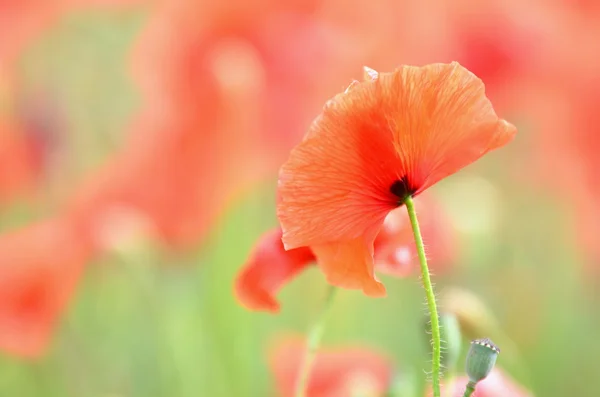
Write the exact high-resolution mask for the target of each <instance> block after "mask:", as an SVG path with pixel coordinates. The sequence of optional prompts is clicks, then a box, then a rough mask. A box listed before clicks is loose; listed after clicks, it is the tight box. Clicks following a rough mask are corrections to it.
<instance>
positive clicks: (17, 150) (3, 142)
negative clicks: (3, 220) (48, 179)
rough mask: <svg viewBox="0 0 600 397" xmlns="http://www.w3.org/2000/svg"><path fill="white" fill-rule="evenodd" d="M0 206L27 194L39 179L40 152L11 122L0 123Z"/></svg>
mask: <svg viewBox="0 0 600 397" xmlns="http://www.w3.org/2000/svg"><path fill="white" fill-rule="evenodd" d="M0 159H2V160H1V161H0V205H4V204H7V203H8V202H10V201H11V200H13V199H14V198H16V197H17V196H19V195H21V194H26V193H27V192H30V191H31V190H32V188H33V186H34V185H35V183H36V182H37V181H38V180H39V176H40V170H41V167H40V166H41V161H42V160H41V151H40V147H39V146H38V145H37V142H36V141H35V140H33V139H31V136H30V135H28V134H24V133H23V132H22V130H21V128H19V126H18V125H16V124H15V123H14V122H13V121H9V120H0Z"/></svg>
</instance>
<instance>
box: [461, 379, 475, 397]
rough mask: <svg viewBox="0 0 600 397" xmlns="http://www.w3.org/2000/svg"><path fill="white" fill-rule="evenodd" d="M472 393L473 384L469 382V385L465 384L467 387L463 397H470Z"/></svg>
mask: <svg viewBox="0 0 600 397" xmlns="http://www.w3.org/2000/svg"><path fill="white" fill-rule="evenodd" d="M474 391H475V383H473V382H470V381H469V383H467V387H466V388H465V394H463V397H471V394H473V392H474Z"/></svg>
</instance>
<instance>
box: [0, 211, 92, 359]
mask: <svg viewBox="0 0 600 397" xmlns="http://www.w3.org/2000/svg"><path fill="white" fill-rule="evenodd" d="M90 257H91V250H90V249H89V246H88V245H87V244H86V243H85V242H84V241H82V240H81V238H80V235H79V234H78V233H77V231H76V228H75V227H74V225H73V224H72V223H71V222H70V220H69V219H67V218H54V219H49V220H45V221H42V222H38V223H34V224H31V225H28V226H26V227H24V228H22V229H20V230H16V231H13V232H9V233H6V234H3V235H2V236H0V274H1V276H0V349H2V350H4V351H6V352H7V353H10V354H15V355H19V356H24V357H30V358H34V357H37V356H39V355H41V354H43V353H44V352H45V350H46V348H47V347H48V343H49V340H50V337H51V335H52V331H53V329H54V328H55V326H56V324H57V323H58V321H59V317H60V315H61V314H62V312H63V311H64V310H65V308H66V307H67V305H68V303H69V301H70V300H71V298H72V296H73V294H74V292H75V288H76V286H77V283H78V281H79V278H80V276H81V273H82V270H83V267H84V264H85V263H86V262H87V261H88V260H89V259H90Z"/></svg>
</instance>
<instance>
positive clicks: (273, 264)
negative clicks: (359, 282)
mask: <svg viewBox="0 0 600 397" xmlns="http://www.w3.org/2000/svg"><path fill="white" fill-rule="evenodd" d="M417 202H418V203H419V204H422V205H424V206H423V207H421V208H424V210H423V214H424V216H423V222H422V229H423V236H424V239H425V242H426V244H427V249H428V256H429V257H430V260H431V267H432V269H433V271H436V273H438V272H442V271H444V270H445V269H447V268H448V267H449V266H450V265H451V263H452V261H453V260H454V258H455V257H456V248H455V245H454V234H453V233H452V229H451V226H450V224H449V223H448V220H447V219H445V217H444V216H443V213H442V211H441V210H440V208H438V207H436V206H435V204H434V202H433V201H432V200H431V198H428V199H425V200H424V199H423V198H421V197H420V198H418V199H417ZM281 236H282V232H281V229H280V228H277V229H274V230H271V231H269V232H267V233H265V234H264V235H263V236H262V237H261V238H260V239H259V241H258V242H257V243H256V246H255V248H254V251H253V252H252V253H251V254H250V257H249V258H248V261H247V262H246V263H245V265H244V266H243V268H242V269H241V270H240V273H239V274H238V276H237V279H236V282H235V288H234V289H235V294H236V296H237V298H238V300H239V302H240V303H241V304H242V305H244V306H245V307H247V308H249V309H252V310H264V311H270V312H274V313H276V312H278V311H279V308H280V306H279V302H277V300H276V298H275V295H276V294H277V292H278V291H279V290H280V289H281V288H282V287H283V286H284V285H285V284H287V283H288V282H290V281H291V280H292V279H294V278H295V277H296V275H298V274H299V273H300V272H301V271H302V270H304V269H305V268H306V267H307V266H310V265H313V264H316V258H315V255H314V254H313V252H312V251H311V250H310V248H308V247H301V248H296V249H291V250H288V251H286V250H285V249H284V247H283V243H282V241H281ZM374 247H375V254H374V260H375V269H376V270H377V271H378V272H380V273H384V274H389V275H392V276H396V277H407V276H409V275H410V274H412V273H413V272H414V270H415V269H417V268H418V261H417V252H416V246H415V243H414V237H413V232H412V229H411V226H410V223H409V220H408V215H407V213H406V211H404V210H403V209H396V210H393V211H391V212H390V213H389V215H388V216H387V217H386V219H385V221H384V223H383V226H382V228H381V230H380V232H379V234H378V235H377V237H376V238H375V242H374Z"/></svg>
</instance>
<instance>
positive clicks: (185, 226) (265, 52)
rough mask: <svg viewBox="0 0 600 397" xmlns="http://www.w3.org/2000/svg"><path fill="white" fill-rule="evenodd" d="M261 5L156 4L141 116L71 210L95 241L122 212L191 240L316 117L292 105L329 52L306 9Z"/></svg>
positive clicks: (141, 63) (142, 46)
mask: <svg viewBox="0 0 600 397" xmlns="http://www.w3.org/2000/svg"><path fill="white" fill-rule="evenodd" d="M263 3H264V4H263ZM307 4H308V5H307ZM258 5H260V7H259V6H258ZM258 5H257V4H255V3H254V2H253V3H252V6H251V7H249V6H248V5H247V4H246V3H243V2H239V4H238V2H235V3H234V4H229V3H227V4H226V5H225V4H221V3H217V2H198V3H192V2H182V1H177V2H168V3H167V2H166V3H164V4H161V5H158V6H157V7H156V8H155V9H154V14H153V15H152V16H151V18H150V22H149V23H148V26H147V28H146V31H145V32H144V34H142V37H141V40H140V43H139V46H138V48H137V50H136V56H135V70H136V73H135V76H136V77H137V78H138V80H139V83H140V86H141V88H142V91H143V92H144V94H145V95H144V97H145V100H146V102H145V104H144V107H145V110H144V111H143V112H142V113H141V114H140V115H139V116H138V117H137V119H136V121H135V123H134V127H133V132H132V137H131V139H130V140H129V141H128V142H126V143H125V145H124V148H123V149H122V150H121V151H120V153H118V154H117V155H116V156H115V157H114V158H112V159H110V160H109V161H108V162H107V165H106V167H104V168H103V169H102V170H100V171H99V173H98V174H97V175H94V176H92V178H90V180H89V181H88V183H86V185H85V186H84V187H83V188H82V189H81V190H80V191H79V192H78V193H77V194H76V198H75V199H74V200H73V204H72V206H71V208H72V211H73V212H74V213H75V214H76V217H77V218H78V219H79V220H80V222H81V225H82V229H84V230H88V231H89V234H90V238H92V240H96V241H97V240H98V236H97V235H98V230H100V229H103V228H104V226H103V225H105V224H106V222H105V220H103V219H106V218H110V219H114V218H113V217H112V215H114V213H115V211H114V210H115V209H117V210H122V209H126V210H129V211H130V212H132V213H136V214H139V215H141V216H142V217H144V218H146V219H147V220H148V221H149V222H150V223H151V224H152V225H153V226H154V227H155V229H156V231H157V232H158V234H159V237H161V238H162V239H164V240H165V241H166V242H167V243H168V244H171V245H173V246H187V245H189V244H191V243H194V242H196V241H197V240H198V239H199V238H200V237H201V236H202V235H203V234H204V232H205V231H206V229H207V226H208V225H209V224H210V223H211V221H212V220H213V219H214V217H215V216H216V214H218V213H219V211H220V209H221V208H222V207H223V206H224V205H225V204H226V202H227V200H228V199H229V198H230V197H232V196H233V195H234V194H235V193H236V191H239V189H241V188H243V187H244V185H245V184H247V183H249V182H250V181H253V180H256V179H257V178H260V177H262V176H265V175H266V173H265V172H266V171H269V172H271V173H272V172H274V171H275V169H276V166H278V165H279V164H280V163H281V162H282V161H283V157H284V156H285V154H286V153H287V150H288V149H289V148H290V147H291V145H292V143H293V142H295V141H296V140H298V139H299V135H300V134H301V132H302V131H303V130H304V128H305V126H306V125H307V124H308V120H309V116H308V114H309V113H311V114H312V113H314V111H316V109H315V108H311V109H310V110H309V111H305V110H304V104H303V103H300V102H297V100H298V98H302V95H298V92H300V91H302V90H305V89H310V88H309V86H310V84H311V82H312V84H313V85H315V84H316V81H315V80H314V79H313V80H310V79H312V76H313V74H314V73H313V72H314V69H313V68H312V67H310V68H309V65H312V64H314V63H315V62H316V61H317V59H320V58H322V56H324V55H325V54H324V53H323V52H321V51H320V50H319V48H320V46H321V45H322V41H321V40H320V39H321V35H320V34H319V33H318V32H319V31H318V29H316V28H314V26H313V23H312V22H311V20H310V19H307V18H304V17H303V16H302V14H301V13H300V12H305V11H307V10H306V7H308V8H309V9H310V8H312V6H310V4H309V3H304V2H297V3H296V2H291V3H280V2H273V1H264V2H261V3H259V4H258ZM238 6H239V7H238ZM298 9H299V10H298ZM244 10H248V12H243V11H244ZM295 11H298V12H295ZM305 25H306V28H303V27H304V26H305ZM286 48H289V50H286ZM297 48H302V49H303V51H300V52H298V51H296V50H295V49H297ZM292 49H294V50H293V51H292ZM299 65H305V66H303V67H299ZM307 80H310V81H307ZM319 106H320V105H319ZM298 115H306V117H304V116H298ZM98 244H99V245H102V243H100V242H99V243H98Z"/></svg>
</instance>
